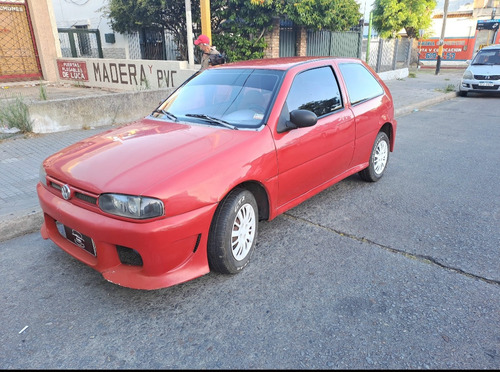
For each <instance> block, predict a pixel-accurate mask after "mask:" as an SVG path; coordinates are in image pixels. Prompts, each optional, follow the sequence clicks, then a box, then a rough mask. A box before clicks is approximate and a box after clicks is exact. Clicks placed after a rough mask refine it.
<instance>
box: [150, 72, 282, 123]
mask: <svg viewBox="0 0 500 372" xmlns="http://www.w3.org/2000/svg"><path fill="white" fill-rule="evenodd" d="M282 75H283V71H278V70H260V69H209V70H205V71H203V72H202V73H200V74H199V75H197V76H195V77H194V78H192V79H191V80H190V81H188V82H187V83H186V84H185V85H183V86H181V87H180V88H179V89H178V90H177V91H175V92H174V93H173V94H172V95H170V96H169V97H168V98H167V100H166V101H165V102H163V103H162V104H161V105H160V107H159V108H158V109H156V110H155V112H154V113H153V114H152V115H153V116H154V117H157V118H166V119H169V120H173V119H172V118H175V121H184V122H186V121H187V122H196V123H202V124H207V125H216V126H224V127H226V128H233V129H241V128H258V127H260V126H261V125H262V124H263V123H264V120H265V118H266V115H267V112H268V110H269V106H270V103H271V102H272V101H273V97H274V95H275V93H276V91H277V89H278V86H279V83H280V81H281V77H282Z"/></svg>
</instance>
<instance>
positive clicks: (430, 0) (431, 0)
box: [372, 0, 436, 38]
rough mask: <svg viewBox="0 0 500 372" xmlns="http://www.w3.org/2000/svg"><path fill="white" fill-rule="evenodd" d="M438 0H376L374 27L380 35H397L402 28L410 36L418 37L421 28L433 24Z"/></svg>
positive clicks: (426, 27)
mask: <svg viewBox="0 0 500 372" xmlns="http://www.w3.org/2000/svg"><path fill="white" fill-rule="evenodd" d="M435 7H436V0H375V6H374V9H373V18H372V22H373V27H374V29H375V30H377V32H378V33H379V35H380V37H383V38H392V37H397V34H398V32H400V31H401V30H403V29H404V30H405V31H406V35H407V36H408V37H409V38H417V37H418V35H419V30H420V29H423V30H425V29H428V28H429V27H430V25H431V22H432V19H431V15H432V11H433V10H434V8H435Z"/></svg>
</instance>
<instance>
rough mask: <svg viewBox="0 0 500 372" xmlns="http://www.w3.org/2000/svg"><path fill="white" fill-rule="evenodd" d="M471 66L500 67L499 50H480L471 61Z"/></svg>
mask: <svg viewBox="0 0 500 372" xmlns="http://www.w3.org/2000/svg"><path fill="white" fill-rule="evenodd" d="M472 64H473V65H500V49H496V50H480V51H479V53H478V54H477V55H476V58H474V61H472Z"/></svg>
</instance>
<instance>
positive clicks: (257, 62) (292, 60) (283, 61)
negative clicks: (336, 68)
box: [217, 56, 357, 70]
mask: <svg viewBox="0 0 500 372" xmlns="http://www.w3.org/2000/svg"><path fill="white" fill-rule="evenodd" d="M334 59H342V60H353V61H354V60H357V58H348V57H329V56H326V57H322V56H315V57H311V56H307V57H281V58H262V59H253V60H248V61H238V62H231V63H226V64H224V65H219V66H217V68H256V69H273V70H288V69H290V68H291V67H294V66H297V65H301V64H305V63H309V62H314V61H322V60H334Z"/></svg>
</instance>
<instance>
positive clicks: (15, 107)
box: [0, 96, 33, 133]
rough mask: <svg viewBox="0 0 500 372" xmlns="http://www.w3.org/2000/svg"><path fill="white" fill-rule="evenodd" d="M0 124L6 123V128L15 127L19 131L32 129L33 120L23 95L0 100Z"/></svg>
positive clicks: (26, 131)
mask: <svg viewBox="0 0 500 372" xmlns="http://www.w3.org/2000/svg"><path fill="white" fill-rule="evenodd" d="M0 124H3V125H6V126H7V128H17V129H19V130H20V131H21V133H28V132H31V131H32V130H33V121H32V120H31V118H30V114H29V109H28V106H27V105H26V104H25V103H24V101H23V97H21V96H17V97H14V98H13V99H5V100H2V101H0Z"/></svg>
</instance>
